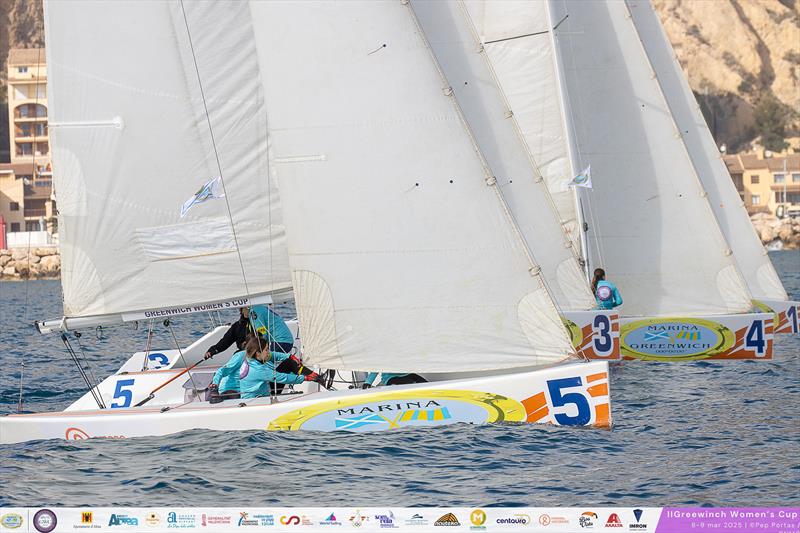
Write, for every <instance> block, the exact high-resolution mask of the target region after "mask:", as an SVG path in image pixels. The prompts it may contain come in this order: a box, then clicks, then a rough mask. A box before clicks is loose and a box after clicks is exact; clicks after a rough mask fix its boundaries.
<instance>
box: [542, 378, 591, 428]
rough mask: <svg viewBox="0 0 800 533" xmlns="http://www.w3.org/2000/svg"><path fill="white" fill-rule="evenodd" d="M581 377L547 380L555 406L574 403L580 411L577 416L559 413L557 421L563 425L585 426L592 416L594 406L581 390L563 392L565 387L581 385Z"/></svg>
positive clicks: (556, 416) (556, 417) (551, 399)
mask: <svg viewBox="0 0 800 533" xmlns="http://www.w3.org/2000/svg"><path fill="white" fill-rule="evenodd" d="M581 386H582V383H581V378H580V377H574V378H563V379H551V380H550V381H548V382H547V389H548V390H549V391H550V401H551V402H553V407H555V408H559V407H564V406H566V405H570V404H572V405H574V406H575V407H577V408H578V413H577V414H576V415H575V416H569V415H568V414H566V413H563V412H562V413H557V414H556V415H555V419H556V422H557V423H558V424H560V425H562V426H585V425H586V424H588V423H589V420H591V418H592V408H591V407H589V400H587V399H586V396H584V395H583V393H581V392H568V393H566V394H562V392H561V391H562V390H563V389H570V388H573V387H581Z"/></svg>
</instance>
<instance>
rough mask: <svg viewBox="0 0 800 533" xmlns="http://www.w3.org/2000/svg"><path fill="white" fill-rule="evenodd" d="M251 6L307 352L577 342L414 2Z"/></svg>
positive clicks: (345, 355)
mask: <svg viewBox="0 0 800 533" xmlns="http://www.w3.org/2000/svg"><path fill="white" fill-rule="evenodd" d="M250 7H251V10H252V13H253V21H254V27H255V33H256V42H257V45H258V52H259V61H260V64H261V72H262V81H263V83H264V87H265V89H266V90H265V92H266V102H267V110H268V124H269V131H270V136H271V148H272V150H273V154H272V157H271V161H273V167H272V168H273V169H274V171H275V172H276V173H277V175H278V181H279V184H280V189H281V199H282V202H283V205H284V208H285V209H284V217H285V219H286V225H287V234H288V237H289V254H290V262H291V266H292V270H293V280H294V290H295V298H296V304H297V311H298V317H299V320H300V330H301V332H302V341H303V347H304V355H305V356H306V357H307V358H308V360H309V361H310V362H311V363H312V364H318V365H321V366H323V367H328V368H350V369H360V370H382V371H389V372H391V371H408V370H414V371H423V370H425V371H431V372H436V371H448V370H480V369H490V368H508V367H518V366H527V365H534V364H543V363H552V362H555V361H558V360H560V359H562V358H564V357H565V356H567V355H569V354H571V353H574V352H573V349H572V346H571V344H570V342H569V339H568V338H567V336H566V331H565V329H564V327H563V325H562V323H561V320H560V318H559V316H558V313H557V310H556V307H555V305H554V303H553V301H552V299H551V297H550V295H549V294H548V292H547V290H546V289H545V287H544V284H543V281H542V279H541V275H540V274H539V273H538V271H537V269H536V268H532V265H531V262H530V261H529V260H528V258H527V257H526V253H525V249H524V244H523V242H522V240H521V238H520V235H519V232H518V230H517V229H516V228H515V226H514V225H513V224H512V223H511V222H510V214H509V213H508V212H507V211H506V209H505V208H504V206H503V204H502V202H500V201H499V199H498V193H497V190H496V184H495V183H494V181H493V180H492V179H491V177H490V176H487V175H486V173H485V171H484V167H483V166H482V163H481V160H480V158H479V157H478V155H477V153H476V151H475V149H474V146H473V144H472V142H471V140H470V138H469V135H468V133H467V131H466V129H465V127H464V124H463V122H462V118H461V116H460V113H459V112H458V109H457V107H456V106H455V105H454V100H453V96H452V93H451V92H450V91H448V90H447V88H446V87H445V86H443V82H442V79H441V77H440V75H439V73H438V71H437V69H436V67H435V64H434V62H433V60H432V57H431V54H430V52H429V50H428V49H427V48H426V44H425V41H424V39H422V38H421V36H420V35H419V34H418V32H417V27H416V24H415V20H414V17H413V13H412V12H411V11H410V9H411V8H410V7H409V6H408V5H403V4H402V3H401V2H311V1H309V2H257V1H255V2H251V3H250Z"/></svg>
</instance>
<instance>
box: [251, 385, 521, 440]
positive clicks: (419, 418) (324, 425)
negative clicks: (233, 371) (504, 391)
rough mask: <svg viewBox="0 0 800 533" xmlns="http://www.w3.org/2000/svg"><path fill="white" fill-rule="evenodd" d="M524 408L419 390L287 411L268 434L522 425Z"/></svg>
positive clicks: (490, 398)
mask: <svg viewBox="0 0 800 533" xmlns="http://www.w3.org/2000/svg"><path fill="white" fill-rule="evenodd" d="M525 416H526V413H525V407H523V405H522V404H521V403H520V402H518V401H516V400H514V399H511V398H506V397H505V396H501V395H499V394H491V393H486V392H477V391H461V390H435V389H434V390H424V391H420V390H416V391H397V392H383V393H378V394H370V395H360V396H359V397H357V398H348V399H345V400H332V401H328V402H323V403H321V404H318V405H314V406H311V407H307V408H304V409H297V410H295V411H291V412H289V413H286V414H284V415H282V416H280V417H278V418H276V419H275V420H273V421H272V422H270V424H269V427H268V428H267V429H269V430H298V429H304V430H312V431H314V430H316V431H331V430H345V431H359V432H364V431H382V430H386V429H397V428H401V427H411V426H435V425H444V424H452V423H455V422H468V423H473V424H483V423H486V422H522V421H524V420H525Z"/></svg>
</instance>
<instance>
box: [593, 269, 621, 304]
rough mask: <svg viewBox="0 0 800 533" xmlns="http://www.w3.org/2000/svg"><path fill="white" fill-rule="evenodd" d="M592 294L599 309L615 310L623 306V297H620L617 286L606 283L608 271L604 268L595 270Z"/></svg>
mask: <svg viewBox="0 0 800 533" xmlns="http://www.w3.org/2000/svg"><path fill="white" fill-rule="evenodd" d="M592 292H593V293H594V298H595V300H596V301H597V308H598V309H614V308H615V307H618V306H620V305H622V296H620V294H619V290H617V286H616V285H614V284H613V283H612V282H610V281H606V271H605V270H603V269H602V268H596V269H594V279H592Z"/></svg>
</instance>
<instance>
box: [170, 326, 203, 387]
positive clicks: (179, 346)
mask: <svg viewBox="0 0 800 533" xmlns="http://www.w3.org/2000/svg"><path fill="white" fill-rule="evenodd" d="M164 326H166V327H167V329H169V332H170V333H171V334H172V340H174V341H175V346H176V347H177V348H178V355H179V356H180V358H181V362H182V363H183V367H184V368H186V369H188V368H189V365H187V364H186V359H184V357H183V349H182V348H181V345H180V343H179V342H178V337H176V336H175V332H174V331H173V330H172V322H170V320H169V319H166V320H164ZM186 373H187V374H189V381H191V382H192V389H193V390H194V392H195V394H198V392H199V389H198V388H197V384H196V383H195V382H194V377H192V373H191V372H189V371H188V370H187V371H186Z"/></svg>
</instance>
